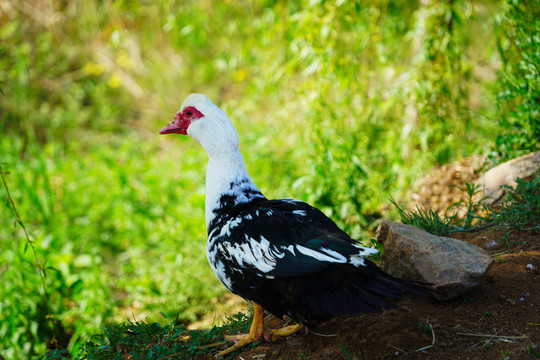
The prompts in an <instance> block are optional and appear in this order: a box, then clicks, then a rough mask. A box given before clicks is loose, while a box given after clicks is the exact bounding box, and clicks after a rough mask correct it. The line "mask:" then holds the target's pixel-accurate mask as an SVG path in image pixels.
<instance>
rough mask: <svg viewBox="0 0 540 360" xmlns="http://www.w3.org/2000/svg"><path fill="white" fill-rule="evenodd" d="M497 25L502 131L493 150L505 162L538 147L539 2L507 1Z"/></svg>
mask: <svg viewBox="0 0 540 360" xmlns="http://www.w3.org/2000/svg"><path fill="white" fill-rule="evenodd" d="M497 25H498V26H497V29H498V38H497V48H498V52H499V55H500V58H501V60H502V69H501V72H500V75H499V80H498V83H497V91H498V96H497V104H498V107H499V109H498V116H499V122H500V129H501V130H502V132H501V133H500V135H498V136H497V139H496V143H495V151H496V153H497V155H498V156H499V157H500V159H501V161H504V160H508V159H512V158H514V157H517V156H519V155H522V154H525V153H528V152H532V151H537V150H538V149H539V148H540V145H539V144H540V36H539V35H538V29H540V1H538V0H525V1H517V0H508V1H507V2H506V3H505V7H504V9H503V12H502V14H501V15H500V16H499V18H498V22H497Z"/></svg>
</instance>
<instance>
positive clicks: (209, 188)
mask: <svg viewBox="0 0 540 360" xmlns="http://www.w3.org/2000/svg"><path fill="white" fill-rule="evenodd" d="M255 198H264V196H263V195H262V194H261V192H260V191H259V189H257V187H256V186H255V184H254V183H253V181H252V180H251V178H250V177H249V175H248V173H247V170H246V166H245V164H244V158H243V157H242V154H241V153H240V151H231V152H227V153H221V154H218V155H210V158H209V160H208V167H207V169H206V198H205V215H206V226H207V228H208V229H209V228H210V223H211V222H212V220H214V219H215V218H216V216H222V215H223V214H226V212H227V211H228V210H230V209H232V208H233V207H234V206H235V205H238V204H242V203H247V202H250V201H251V200H253V199H255Z"/></svg>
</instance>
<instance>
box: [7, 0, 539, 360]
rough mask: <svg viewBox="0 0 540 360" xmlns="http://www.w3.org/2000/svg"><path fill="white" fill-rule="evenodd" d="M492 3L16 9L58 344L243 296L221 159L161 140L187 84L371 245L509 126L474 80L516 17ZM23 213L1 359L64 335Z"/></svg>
mask: <svg viewBox="0 0 540 360" xmlns="http://www.w3.org/2000/svg"><path fill="white" fill-rule="evenodd" d="M484 5H485V4H484ZM484 5H478V6H477V5H474V4H472V3H470V2H467V1H454V2H447V1H445V2H429V3H425V2H416V1H412V2H388V1H382V0H368V1H362V2H354V1H337V2H324V1H308V0H302V1H295V2H279V1H256V2H241V3H237V2H230V1H228V2H227V1H226V2H214V1H209V0H201V1H195V2H174V1H169V0H162V1H154V2H100V1H95V0H82V1H74V2H54V1H53V2H46V1H39V0H38V1H34V2H32V5H29V6H26V5H25V6H20V7H11V6H8V7H6V8H5V9H3V10H5V13H3V15H2V16H3V17H2V25H0V40H1V42H2V48H3V49H4V51H2V52H1V53H0V84H1V88H2V91H3V93H4V95H0V130H1V132H2V137H0V163H1V164H2V166H3V168H4V169H6V170H7V171H9V172H10V174H9V175H8V176H7V178H6V181H7V183H8V185H9V187H10V189H11V192H12V194H11V195H12V197H13V201H14V203H15V204H16V206H17V209H18V210H19V212H20V218H21V220H22V221H24V224H25V226H26V229H27V231H28V235H29V238H30V240H31V241H32V242H33V244H34V245H35V250H36V256H37V259H38V260H39V262H40V263H41V264H43V268H44V270H45V271H44V273H45V275H46V278H45V281H46V288H47V293H48V294H49V295H50V297H49V303H50V313H51V315H52V320H53V321H54V324H55V327H56V329H57V334H56V337H57V339H58V341H59V343H58V346H60V347H65V348H67V349H68V350H69V352H70V354H71V355H72V356H75V355H76V354H77V353H78V352H79V350H80V347H81V346H82V344H83V343H84V342H85V341H86V340H87V339H88V338H89V337H90V336H91V334H93V333H96V332H98V331H99V329H100V328H102V327H103V326H104V324H108V323H114V322H120V321H125V319H126V318H131V317H132V316H134V317H135V318H137V319H141V318H145V317H148V319H149V320H148V322H147V324H152V323H153V322H154V320H152V319H153V318H155V316H156V314H159V313H160V312H164V313H166V314H169V315H170V314H178V318H179V321H181V322H183V323H186V324H187V323H189V322H191V321H195V320H197V319H198V318H199V317H200V316H201V315H202V314H206V313H212V312H217V311H218V307H217V305H216V304H219V303H220V302H222V300H223V294H224V292H225V289H224V288H223V287H222V286H221V285H220V284H219V282H218V281H217V280H216V279H215V277H214V275H213V274H212V271H211V269H210V268H209V266H208V264H207V262H206V259H205V256H204V250H205V245H204V239H205V237H206V234H205V224H204V211H203V207H204V166H205V163H206V155H205V154H204V153H203V151H202V150H201V149H200V148H199V146H198V145H197V144H195V143H193V141H190V139H181V138H174V139H173V138H171V137H168V138H161V137H158V136H157V134H156V132H157V129H159V128H160V126H162V125H163V123H165V122H167V121H168V119H170V117H171V115H172V114H173V113H174V111H175V110H176V109H177V108H178V106H179V103H180V102H181V101H182V99H183V98H184V97H185V96H186V95H187V94H188V93H190V92H194V91H197V92H202V93H205V94H207V95H208V96H209V97H211V98H212V100H214V101H215V103H216V104H219V105H220V106H221V107H222V108H223V109H224V110H225V111H226V112H227V113H228V114H229V115H230V117H231V119H232V120H233V122H234V123H235V126H236V127H237V129H238V130H239V133H240V134H241V139H242V145H241V150H242V151H243V153H244V155H245V159H246V162H247V168H248V170H249V171H250V174H251V175H252V177H253V178H254V180H255V182H256V183H257V184H259V185H260V186H261V190H263V192H264V193H265V194H266V195H267V196H268V197H270V198H282V197H295V198H300V199H303V200H307V201H309V202H311V203H313V204H314V205H316V206H318V207H320V208H321V209H322V210H323V211H325V213H327V214H328V215H330V216H331V217H332V218H333V219H334V220H335V221H337V222H338V224H339V225H340V226H342V227H343V228H344V229H345V230H347V231H348V232H350V233H351V235H353V236H354V237H356V238H361V239H367V238H369V233H370V231H371V230H372V228H373V227H374V225H375V224H376V222H377V220H378V219H380V218H381V217H382V216H383V215H384V214H385V213H386V212H387V209H386V207H385V205H384V204H385V202H386V199H387V198H388V195H389V194H390V195H391V196H393V197H395V198H401V197H402V196H403V194H405V193H406V192H407V190H408V189H409V187H410V185H411V184H413V183H414V182H415V180H417V178H418V177H419V176H421V174H422V172H423V171H425V170H427V169H429V168H430V166H432V165H433V164H437V163H442V162H445V161H450V160H453V159H454V158H456V157H460V156H466V155H468V154H470V153H473V152H483V151H484V150H485V149H486V146H487V145H486V138H489V136H490V134H492V133H493V132H494V126H495V125H496V124H494V122H493V121H490V119H489V118H487V117H486V116H485V115H484V114H490V113H494V112H495V111H496V109H493V108H492V104H491V102H490V99H489V96H490V95H489V94H488V95H486V93H487V91H486V88H487V87H488V84H487V83H486V82H485V81H484V80H481V79H480V80H479V79H475V78H473V77H472V76H471V71H472V70H474V66H476V65H477V64H485V63H488V64H490V65H488V68H489V66H492V65H493V64H491V63H490V61H491V60H490V54H489V43H490V40H491V37H490V36H491V32H492V29H491V27H490V26H491V24H492V18H493V13H494V12H495V11H497V10H498V9H494V5H490V6H491V7H490V6H487V5H486V6H484ZM520 24H521V23H520ZM519 26H522V25H519ZM523 26H524V25H523ZM477 39H482V40H477ZM473 55H474V56H473ZM488 71H492V69H491V68H490V69H488ZM473 90H474V91H473ZM469 99H474V100H475V101H474V102H473V101H469ZM477 113H478V114H480V115H479V116H478V117H477V118H474V119H472V118H471V114H477ZM530 113H531V114H532V110H531V112H530ZM1 191H2V192H1V193H0V195H1V197H2V198H4V197H5V194H4V193H3V191H4V190H3V189H2V190H1ZM426 215H428V216H431V215H429V214H427V213H426ZM14 221H15V217H14V215H13V212H12V209H11V208H10V205H9V204H5V205H2V206H0V223H1V224H3V225H2V226H0V278H1V281H2V288H1V289H0V348H1V349H2V350H1V351H0V352H1V354H2V355H3V356H4V357H6V358H30V357H34V356H36V355H38V354H42V353H44V351H45V349H46V347H47V342H48V341H49V340H50V339H52V333H51V331H50V328H49V326H47V323H48V322H47V321H48V319H47V315H48V311H47V306H46V304H45V300H44V299H45V293H44V292H43V289H42V286H41V283H40V281H41V279H40V274H39V272H38V271H36V261H35V259H34V258H33V256H32V254H31V252H30V251H29V250H27V249H25V248H26V245H25V244H26V243H27V241H26V240H25V239H24V234H23V233H22V230H21V228H20V227H14V226H12V224H13V223H14ZM441 228H444V226H443V225H441ZM137 323H138V321H136V320H134V324H137ZM125 326H126V328H127V326H130V325H129V324H128V325H125ZM133 326H136V325H133ZM141 326H142V325H141ZM108 328H109V329H113V327H110V326H109V327H108ZM154 330H155V331H156V332H158V331H157V330H156V329H154V328H151V331H154ZM110 331H111V332H112V333H115V334H116V333H117V332H118V331H119V330H118V329H115V330H110ZM132 331H135V330H132ZM171 331H172V330H171ZM111 336H112V335H111ZM126 341H127V340H126ZM85 346H90V345H88V344H87V345H85ZM82 351H83V354H84V353H85V351H86V350H82ZM156 351H157V350H156ZM64 355H65V352H62V351H60V350H57V351H52V352H50V353H49V355H48V356H55V357H61V356H64Z"/></svg>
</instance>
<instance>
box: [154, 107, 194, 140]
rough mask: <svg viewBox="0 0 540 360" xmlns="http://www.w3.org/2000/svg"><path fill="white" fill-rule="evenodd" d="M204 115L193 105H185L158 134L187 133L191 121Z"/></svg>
mask: <svg viewBox="0 0 540 360" xmlns="http://www.w3.org/2000/svg"><path fill="white" fill-rule="evenodd" d="M203 116H204V115H203V114H202V113H201V112H200V111H199V110H197V109H196V108H195V107H193V106H188V107H186V108H185V109H184V110H183V111H182V112H177V113H176V115H174V120H173V121H171V122H170V123H168V124H167V125H165V126H164V127H163V128H162V129H161V130H159V133H160V134H182V135H187V129H188V127H189V125H190V124H191V122H192V121H194V120H197V119H200V118H202V117H203Z"/></svg>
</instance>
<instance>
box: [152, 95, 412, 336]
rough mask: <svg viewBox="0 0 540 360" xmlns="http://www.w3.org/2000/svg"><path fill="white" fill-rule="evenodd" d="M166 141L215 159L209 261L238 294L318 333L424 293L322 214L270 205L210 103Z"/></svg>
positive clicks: (196, 98) (181, 120)
mask: <svg viewBox="0 0 540 360" xmlns="http://www.w3.org/2000/svg"><path fill="white" fill-rule="evenodd" d="M160 133H162V134H167V133H180V134H184V135H189V136H191V137H193V138H195V139H196V140H198V141H199V142H200V143H201V145H202V146H203V148H204V149H205V150H206V152H207V153H208V156H209V162H208V167H207V173H206V199H205V200H206V204H205V206H206V209H205V214H206V223H207V228H208V242H207V257H208V261H209V262H210V265H211V267H212V269H213V270H214V272H215V274H216V276H217V277H218V279H219V280H220V281H221V283H222V284H223V285H224V286H225V287H226V288H227V289H229V290H230V291H232V292H233V293H235V294H238V295H240V296H241V297H243V298H245V299H248V300H251V301H253V302H255V303H257V304H259V305H261V306H262V307H263V308H265V309H266V310H268V311H270V312H271V313H273V314H274V315H276V316H279V317H281V316H283V315H288V316H290V317H292V318H293V319H295V320H296V321H297V322H299V323H300V324H303V325H307V326H314V325H316V324H317V323H319V322H321V321H325V320H328V319H330V318H331V317H334V316H338V315H343V314H354V313H359V312H377V311H380V310H381V308H390V307H393V306H394V303H393V301H392V300H393V299H397V298H399V297H400V294H401V293H402V292H403V291H412V292H419V291H418V290H417V289H416V288H415V287H414V286H413V285H411V284H409V283H407V282H405V281H403V280H399V279H396V278H394V277H392V276H390V275H388V274H386V273H384V272H383V271H381V270H380V269H379V268H378V267H377V266H375V265H374V264H373V263H372V262H370V261H369V260H367V259H366V256H368V255H370V254H374V253H376V252H377V250H375V249H371V248H367V247H362V246H360V245H359V244H358V243H357V242H355V241H354V240H352V239H351V238H350V237H349V236H348V235H347V234H346V233H345V232H343V231H342V230H340V229H339V228H338V226H337V225H336V224H335V223H334V222H333V221H332V220H330V219H329V218H328V217H327V216H325V215H324V214H323V213H322V212H321V211H319V210H318V209H316V208H314V207H312V206H310V205H308V204H307V203H305V202H302V201H298V200H293V199H283V200H268V199H266V198H265V197H264V196H263V195H262V193H261V192H260V191H259V190H258V189H257V187H256V186H255V184H254V183H253V181H252V180H251V178H250V177H249V175H248V173H247V171H246V168H245V165H244V160H243V157H242V155H241V153H240V151H239V148H238V145H239V140H238V134H237V132H236V130H235V128H234V126H233V125H232V123H231V121H230V120H229V118H228V117H227V115H226V114H225V113H224V112H223V111H222V110H221V109H219V108H218V107H217V106H215V105H214V104H213V103H212V102H211V101H210V100H209V99H208V98H206V97H205V96H204V95H199V94H192V95H190V96H189V97H188V98H187V99H186V100H185V101H184V103H183V105H182V107H181V108H180V111H179V112H178V113H177V114H176V115H175V118H174V120H173V121H172V122H171V123H169V124H168V125H167V126H165V127H164V128H163V129H161V131H160Z"/></svg>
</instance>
